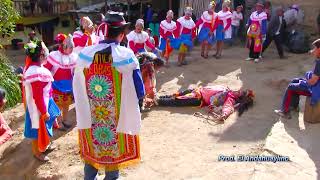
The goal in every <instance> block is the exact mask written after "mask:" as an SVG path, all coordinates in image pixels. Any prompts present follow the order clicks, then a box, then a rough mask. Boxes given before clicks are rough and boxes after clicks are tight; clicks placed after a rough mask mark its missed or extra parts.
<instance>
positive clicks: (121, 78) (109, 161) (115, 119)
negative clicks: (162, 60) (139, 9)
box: [73, 12, 145, 180]
mask: <svg viewBox="0 0 320 180" xmlns="http://www.w3.org/2000/svg"><path fill="white" fill-rule="evenodd" d="M105 23H107V25H108V35H107V37H106V40H104V41H101V42H100V44H97V45H94V46H91V47H86V48H85V49H83V50H82V51H81V53H80V55H79V60H78V62H77V67H76V69H75V75H74V80H73V92H74V99H75V105H76V115H77V128H78V129H79V144H80V153H81V157H82V159H83V160H84V162H85V167H84V174H85V178H84V179H85V180H91V179H94V178H95V177H96V175H97V172H98V169H103V170H105V171H106V179H117V178H118V176H119V169H120V168H123V167H126V166H128V165H130V164H133V163H137V162H139V161H140V149H139V138H138V134H139V131H140V123H141V114H140V110H139V103H138V102H139V99H142V98H143V97H144V95H145V91H144V85H143V81H142V78H141V72H140V69H139V62H138V60H137V58H136V57H135V54H134V53H133V52H132V51H131V50H130V49H128V48H126V47H123V46H120V42H121V41H122V39H123V37H124V32H125V28H127V26H128V23H126V22H125V20H124V18H123V15H122V13H117V12H109V13H107V14H106V18H105Z"/></svg>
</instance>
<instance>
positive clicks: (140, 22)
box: [136, 19, 144, 27]
mask: <svg viewBox="0 0 320 180" xmlns="http://www.w3.org/2000/svg"><path fill="white" fill-rule="evenodd" d="M138 24H141V25H142V27H144V20H143V19H138V20H137V21H136V25H138Z"/></svg>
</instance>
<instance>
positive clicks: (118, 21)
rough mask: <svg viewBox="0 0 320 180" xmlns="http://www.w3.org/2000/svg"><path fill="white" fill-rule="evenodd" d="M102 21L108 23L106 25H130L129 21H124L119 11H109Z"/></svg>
mask: <svg viewBox="0 0 320 180" xmlns="http://www.w3.org/2000/svg"><path fill="white" fill-rule="evenodd" d="M103 21H104V22H105V23H106V24H108V27H124V26H128V25H130V22H126V20H125V19H124V17H123V13H121V12H114V11H109V12H107V14H106V16H105V18H104V20H103Z"/></svg>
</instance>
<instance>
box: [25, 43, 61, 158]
mask: <svg viewBox="0 0 320 180" xmlns="http://www.w3.org/2000/svg"><path fill="white" fill-rule="evenodd" d="M25 48H26V53H27V58H28V59H29V60H28V61H27V62H29V63H28V64H27V65H26V67H25V70H26V71H25V72H24V88H25V98H26V99H25V101H26V102H25V103H26V115H25V131H24V136H25V137H27V138H31V139H33V140H32V152H33V154H34V156H35V157H36V158H37V159H39V160H40V161H49V158H48V157H47V156H46V155H45V154H44V152H47V151H52V150H53V149H54V147H53V146H51V144H50V139H49V136H51V137H52V136H53V130H52V126H53V123H54V121H55V119H56V117H58V116H59V115H60V111H59V108H58V107H57V105H56V104H55V103H54V101H53V99H52V98H51V95H50V91H51V84H52V81H53V77H52V75H51V72H50V71H49V70H48V69H46V68H45V67H43V66H42V65H41V63H42V62H43V61H45V59H46V57H47V56H48V53H49V51H48V49H47V48H46V47H45V45H44V43H43V42H41V41H38V42H37V43H33V42H30V43H28V44H27V45H26V47H25Z"/></svg>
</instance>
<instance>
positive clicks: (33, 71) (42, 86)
mask: <svg viewBox="0 0 320 180" xmlns="http://www.w3.org/2000/svg"><path fill="white" fill-rule="evenodd" d="M52 82H53V77H52V75H51V72H50V71H49V70H48V69H46V68H45V67H43V66H41V65H38V64H36V63H31V64H30V66H29V67H28V69H27V70H26V72H25V73H24V87H25V94H26V96H25V97H26V104H27V107H28V111H29V114H30V119H31V127H32V129H38V128H39V119H40V116H41V115H42V114H45V113H47V110H48V107H49V106H48V105H49V99H50V97H51V85H52Z"/></svg>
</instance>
